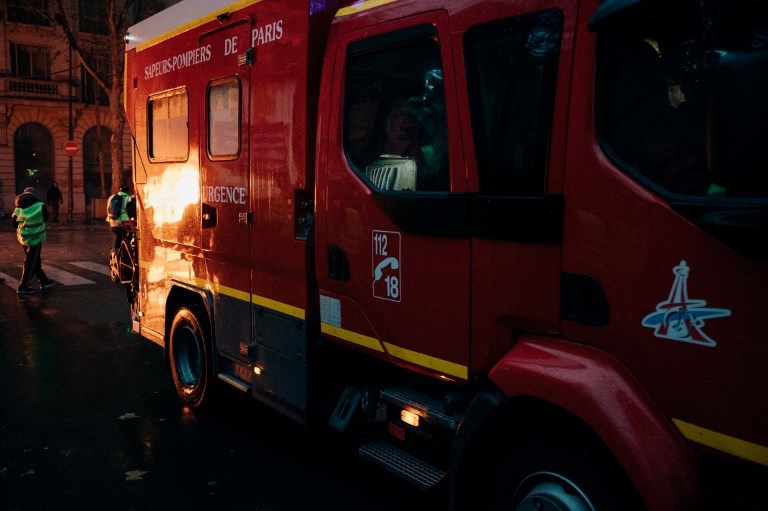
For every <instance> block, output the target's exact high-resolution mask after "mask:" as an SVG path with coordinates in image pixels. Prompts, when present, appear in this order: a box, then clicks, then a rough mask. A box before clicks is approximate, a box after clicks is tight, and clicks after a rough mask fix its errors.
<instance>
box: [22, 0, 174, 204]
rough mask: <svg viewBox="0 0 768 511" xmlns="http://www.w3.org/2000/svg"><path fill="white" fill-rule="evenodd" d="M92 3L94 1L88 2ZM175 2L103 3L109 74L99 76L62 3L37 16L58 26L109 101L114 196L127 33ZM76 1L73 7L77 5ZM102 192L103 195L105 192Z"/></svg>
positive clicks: (119, 179)
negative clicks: (143, 20)
mask: <svg viewBox="0 0 768 511" xmlns="http://www.w3.org/2000/svg"><path fill="white" fill-rule="evenodd" d="M88 1H92V0H88ZM171 3H175V1H174V0H171V1H166V2H164V1H162V0H104V4H105V8H106V20H105V21H106V25H107V34H106V53H107V55H108V68H109V69H108V72H107V73H103V74H99V73H98V70H96V69H93V67H91V65H90V63H89V59H88V58H87V51H86V49H85V48H84V47H83V45H82V44H81V43H80V40H79V39H78V37H77V32H76V31H75V30H73V28H72V23H73V20H74V19H75V17H74V16H73V13H72V12H69V13H68V12H67V9H65V6H64V2H63V1H62V0H55V4H54V5H53V6H52V7H51V10H50V12H40V11H39V10H36V9H35V11H36V13H37V14H39V15H41V16H43V17H45V18H47V19H48V20H49V21H51V22H53V23H56V24H57V25H58V26H59V27H61V29H62V31H63V32H64V36H65V37H66V38H67V41H68V43H69V45H70V47H71V48H72V52H73V54H74V55H75V57H76V58H77V60H78V61H79V63H80V64H81V65H82V67H83V69H84V70H85V72H86V73H88V74H89V75H90V76H91V78H93V80H94V82H95V83H96V85H97V86H98V87H99V88H100V89H101V90H103V91H104V92H105V93H106V95H107V97H108V99H109V112H110V116H109V123H108V125H107V126H108V128H109V130H110V131H111V132H112V139H111V141H110V160H111V162H112V189H111V192H112V193H116V192H117V191H118V190H119V189H120V185H122V184H127V183H123V133H124V130H125V114H124V111H123V106H122V96H123V63H124V60H123V53H124V51H125V34H126V32H127V30H128V27H129V25H130V24H131V23H134V22H136V21H138V20H140V19H143V18H145V17H147V16H149V15H151V14H154V13H155V12H157V11H159V10H161V9H162V8H164V7H165V5H166V4H171ZM76 4H77V0H73V2H72V5H76ZM102 193H104V191H103V189H102Z"/></svg>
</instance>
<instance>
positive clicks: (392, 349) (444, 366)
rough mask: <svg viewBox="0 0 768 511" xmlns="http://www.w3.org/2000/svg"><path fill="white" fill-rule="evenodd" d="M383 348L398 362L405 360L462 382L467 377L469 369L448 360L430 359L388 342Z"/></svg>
mask: <svg viewBox="0 0 768 511" xmlns="http://www.w3.org/2000/svg"><path fill="white" fill-rule="evenodd" d="M384 346H386V348H387V351H388V352H389V354H390V355H392V356H393V357H395V358H399V359H400V360H405V361H406V362H410V363H412V364H416V365H418V366H421V367H426V368H428V369H432V370H434V371H437V372H439V373H441V374H447V375H450V376H455V377H457V378H462V379H464V380H466V379H467V378H468V377H469V369H468V368H467V366H463V365H461V364H456V363H454V362H449V361H448V360H443V359H440V358H436V357H430V356H429V355H425V354H423V353H419V352H417V351H412V350H409V349H406V348H401V347H400V346H395V345H394V344H390V343H388V342H385V343H384Z"/></svg>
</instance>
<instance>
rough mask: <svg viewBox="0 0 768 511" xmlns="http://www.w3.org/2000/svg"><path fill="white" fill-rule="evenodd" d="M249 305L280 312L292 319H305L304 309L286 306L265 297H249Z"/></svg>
mask: <svg viewBox="0 0 768 511" xmlns="http://www.w3.org/2000/svg"><path fill="white" fill-rule="evenodd" d="M251 303H253V304H255V305H260V306H262V307H266V308H267V309H271V310H276V311H278V312H282V313H283V314H285V315H287V316H293V317H294V318H298V319H304V318H305V317H306V315H305V311H304V309H300V308H299V307H294V306H293V305H288V304H287V303H283V302H278V301H277V300H273V299H271V298H267V297H265V296H259V295H251Z"/></svg>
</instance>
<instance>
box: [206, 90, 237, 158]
mask: <svg viewBox="0 0 768 511" xmlns="http://www.w3.org/2000/svg"><path fill="white" fill-rule="evenodd" d="M206 114H207V118H208V156H209V157H210V158H211V159H212V160H225V159H228V160H231V159H235V158H237V156H238V154H239V153H240V82H239V81H238V80H237V79H236V78H229V79H226V80H220V81H218V82H214V83H212V84H211V85H210V86H209V87H208V103H207V112H206Z"/></svg>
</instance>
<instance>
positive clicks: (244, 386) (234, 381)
mask: <svg viewBox="0 0 768 511" xmlns="http://www.w3.org/2000/svg"><path fill="white" fill-rule="evenodd" d="M219 379H220V380H221V381H223V382H226V383H229V384H230V385H232V386H233V387H235V388H236V389H239V390H242V391H243V392H246V393H250V392H251V384H250V383H248V382H247V381H243V380H241V379H240V378H238V377H237V376H232V375H231V374H228V373H219Z"/></svg>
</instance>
